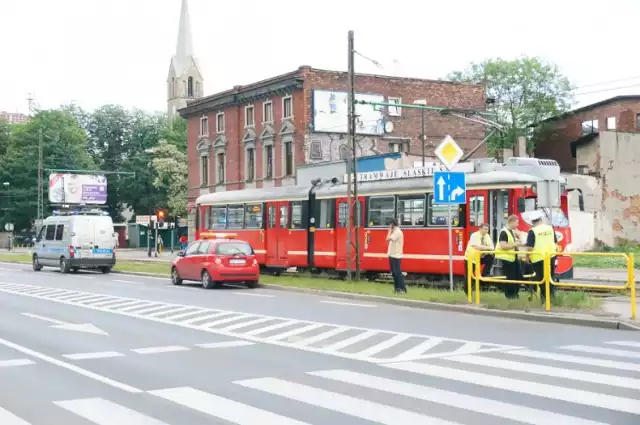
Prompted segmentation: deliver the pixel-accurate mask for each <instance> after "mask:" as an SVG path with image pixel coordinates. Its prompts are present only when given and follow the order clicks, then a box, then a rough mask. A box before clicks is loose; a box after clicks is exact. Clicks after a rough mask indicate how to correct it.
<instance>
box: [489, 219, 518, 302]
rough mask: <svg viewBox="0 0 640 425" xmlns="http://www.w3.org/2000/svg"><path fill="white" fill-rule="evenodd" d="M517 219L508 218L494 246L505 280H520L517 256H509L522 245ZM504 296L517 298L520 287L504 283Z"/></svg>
mask: <svg viewBox="0 0 640 425" xmlns="http://www.w3.org/2000/svg"><path fill="white" fill-rule="evenodd" d="M517 231H518V217H516V216H515V215H511V216H509V218H508V219H507V226H506V227H505V228H504V229H502V230H501V231H500V235H499V236H498V245H497V246H496V259H498V260H501V261H502V271H503V272H504V275H505V277H506V279H507V280H522V270H521V269H520V260H519V259H518V254H509V253H508V252H509V251H517V250H518V248H520V247H521V246H522V245H523V244H522V241H520V238H518V235H517V233H516V232H517ZM502 290H503V291H504V296H505V297H507V298H510V299H513V298H518V292H519V290H520V285H519V284H516V283H505V284H503V285H502Z"/></svg>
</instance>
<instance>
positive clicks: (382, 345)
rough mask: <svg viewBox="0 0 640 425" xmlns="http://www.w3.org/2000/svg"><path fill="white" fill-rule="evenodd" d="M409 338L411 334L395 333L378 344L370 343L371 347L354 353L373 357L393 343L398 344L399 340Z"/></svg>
mask: <svg viewBox="0 0 640 425" xmlns="http://www.w3.org/2000/svg"><path fill="white" fill-rule="evenodd" d="M409 338H411V335H408V334H397V335H394V336H392V337H391V338H389V339H387V340H384V341H382V342H381V343H379V344H376V345H372V346H371V347H368V348H366V349H364V350H362V351H360V352H358V353H356V355H358V356H362V357H373V356H375V355H376V354H378V353H380V352H382V351H384V350H387V349H389V348H391V347H393V346H394V345H398V344H400V343H401V342H403V341H406V340H408V339H409Z"/></svg>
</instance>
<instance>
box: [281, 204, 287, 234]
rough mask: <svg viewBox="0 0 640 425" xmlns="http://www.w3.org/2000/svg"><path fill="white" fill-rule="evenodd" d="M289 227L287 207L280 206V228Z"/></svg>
mask: <svg viewBox="0 0 640 425" xmlns="http://www.w3.org/2000/svg"><path fill="white" fill-rule="evenodd" d="M288 227H289V208H287V205H280V228H281V229H286V228H288Z"/></svg>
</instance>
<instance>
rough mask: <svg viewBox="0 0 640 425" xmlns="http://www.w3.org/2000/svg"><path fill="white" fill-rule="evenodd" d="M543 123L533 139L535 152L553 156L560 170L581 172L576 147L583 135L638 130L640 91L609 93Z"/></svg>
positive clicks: (639, 128) (542, 156) (542, 155)
mask: <svg viewBox="0 0 640 425" xmlns="http://www.w3.org/2000/svg"><path fill="white" fill-rule="evenodd" d="M544 124H546V125H548V129H547V130H546V131H545V132H544V136H542V137H541V138H540V139H539V140H536V148H535V152H536V156H537V157H538V158H549V159H555V160H556V161H558V163H559V164H560V168H561V169H562V171H566V172H570V173H576V172H577V173H580V172H581V170H578V169H577V163H576V153H575V151H576V149H575V147H576V144H579V143H580V141H581V140H582V139H583V137H585V136H588V135H590V134H591V133H598V132H599V131H619V132H624V133H637V132H640V95H637V96H616V97H612V98H610V99H606V100H603V101H601V102H598V103H594V104H591V105H587V106H584V107H582V108H578V109H575V110H573V111H570V112H567V113H565V114H562V115H558V116H556V117H552V118H550V119H548V120H546V121H545V122H544ZM572 146H573V147H572Z"/></svg>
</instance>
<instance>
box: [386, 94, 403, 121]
mask: <svg viewBox="0 0 640 425" xmlns="http://www.w3.org/2000/svg"><path fill="white" fill-rule="evenodd" d="M389 103H395V104H396V105H400V104H401V103H402V98H400V97H390V98H389ZM388 111H389V112H388V113H389V116H390V117H399V116H401V115H402V108H401V107H399V106H389V107H388Z"/></svg>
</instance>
